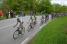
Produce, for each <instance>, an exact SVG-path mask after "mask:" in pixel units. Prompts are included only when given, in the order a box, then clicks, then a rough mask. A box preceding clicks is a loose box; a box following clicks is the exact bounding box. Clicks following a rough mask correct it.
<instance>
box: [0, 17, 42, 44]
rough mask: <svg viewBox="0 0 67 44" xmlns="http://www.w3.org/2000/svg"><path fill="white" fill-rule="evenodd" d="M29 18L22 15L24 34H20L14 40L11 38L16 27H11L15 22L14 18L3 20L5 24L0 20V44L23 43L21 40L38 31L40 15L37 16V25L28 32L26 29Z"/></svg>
mask: <svg viewBox="0 0 67 44" xmlns="http://www.w3.org/2000/svg"><path fill="white" fill-rule="evenodd" d="M21 18H22V17H21ZM29 18H30V17H29V16H26V17H23V21H24V27H25V34H24V35H23V36H20V37H19V38H18V39H16V40H14V39H13V33H14V32H15V30H16V29H17V27H15V28H13V26H14V25H15V24H16V18H15V19H12V21H11V20H10V21H8V20H7V22H6V21H5V22H6V24H5V23H4V21H0V24H1V25H0V44H23V41H24V40H26V39H27V38H28V37H29V36H30V35H34V33H36V32H38V30H39V27H40V19H41V16H37V25H36V26H35V28H34V29H32V30H31V31H30V32H28V31H27V30H28V25H29Z"/></svg>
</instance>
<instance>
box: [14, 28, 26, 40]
mask: <svg viewBox="0 0 67 44" xmlns="http://www.w3.org/2000/svg"><path fill="white" fill-rule="evenodd" d="M24 33H25V27H17V30H16V31H15V32H14V33H13V39H14V40H16V39H17V38H19V36H20V35H21V36H22V35H24Z"/></svg>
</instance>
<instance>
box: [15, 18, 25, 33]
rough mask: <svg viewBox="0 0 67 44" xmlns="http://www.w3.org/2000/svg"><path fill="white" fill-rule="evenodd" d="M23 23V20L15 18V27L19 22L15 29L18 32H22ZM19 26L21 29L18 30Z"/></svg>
mask: <svg viewBox="0 0 67 44" xmlns="http://www.w3.org/2000/svg"><path fill="white" fill-rule="evenodd" d="M23 23H24V22H23V21H22V22H21V21H20V19H19V18H17V23H16V25H15V26H14V27H16V26H17V25H18V24H19V26H18V29H17V31H18V33H19V34H22V29H23ZM20 28H21V30H20Z"/></svg>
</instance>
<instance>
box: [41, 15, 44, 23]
mask: <svg viewBox="0 0 67 44" xmlns="http://www.w3.org/2000/svg"><path fill="white" fill-rule="evenodd" d="M41 23H42V24H43V23H44V16H43V15H42V17H41Z"/></svg>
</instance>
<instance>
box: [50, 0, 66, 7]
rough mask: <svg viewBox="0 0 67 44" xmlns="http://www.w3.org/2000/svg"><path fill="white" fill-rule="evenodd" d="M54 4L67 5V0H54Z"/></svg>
mask: <svg viewBox="0 0 67 44" xmlns="http://www.w3.org/2000/svg"><path fill="white" fill-rule="evenodd" d="M51 3H52V4H60V5H65V6H67V0H52V1H51Z"/></svg>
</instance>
